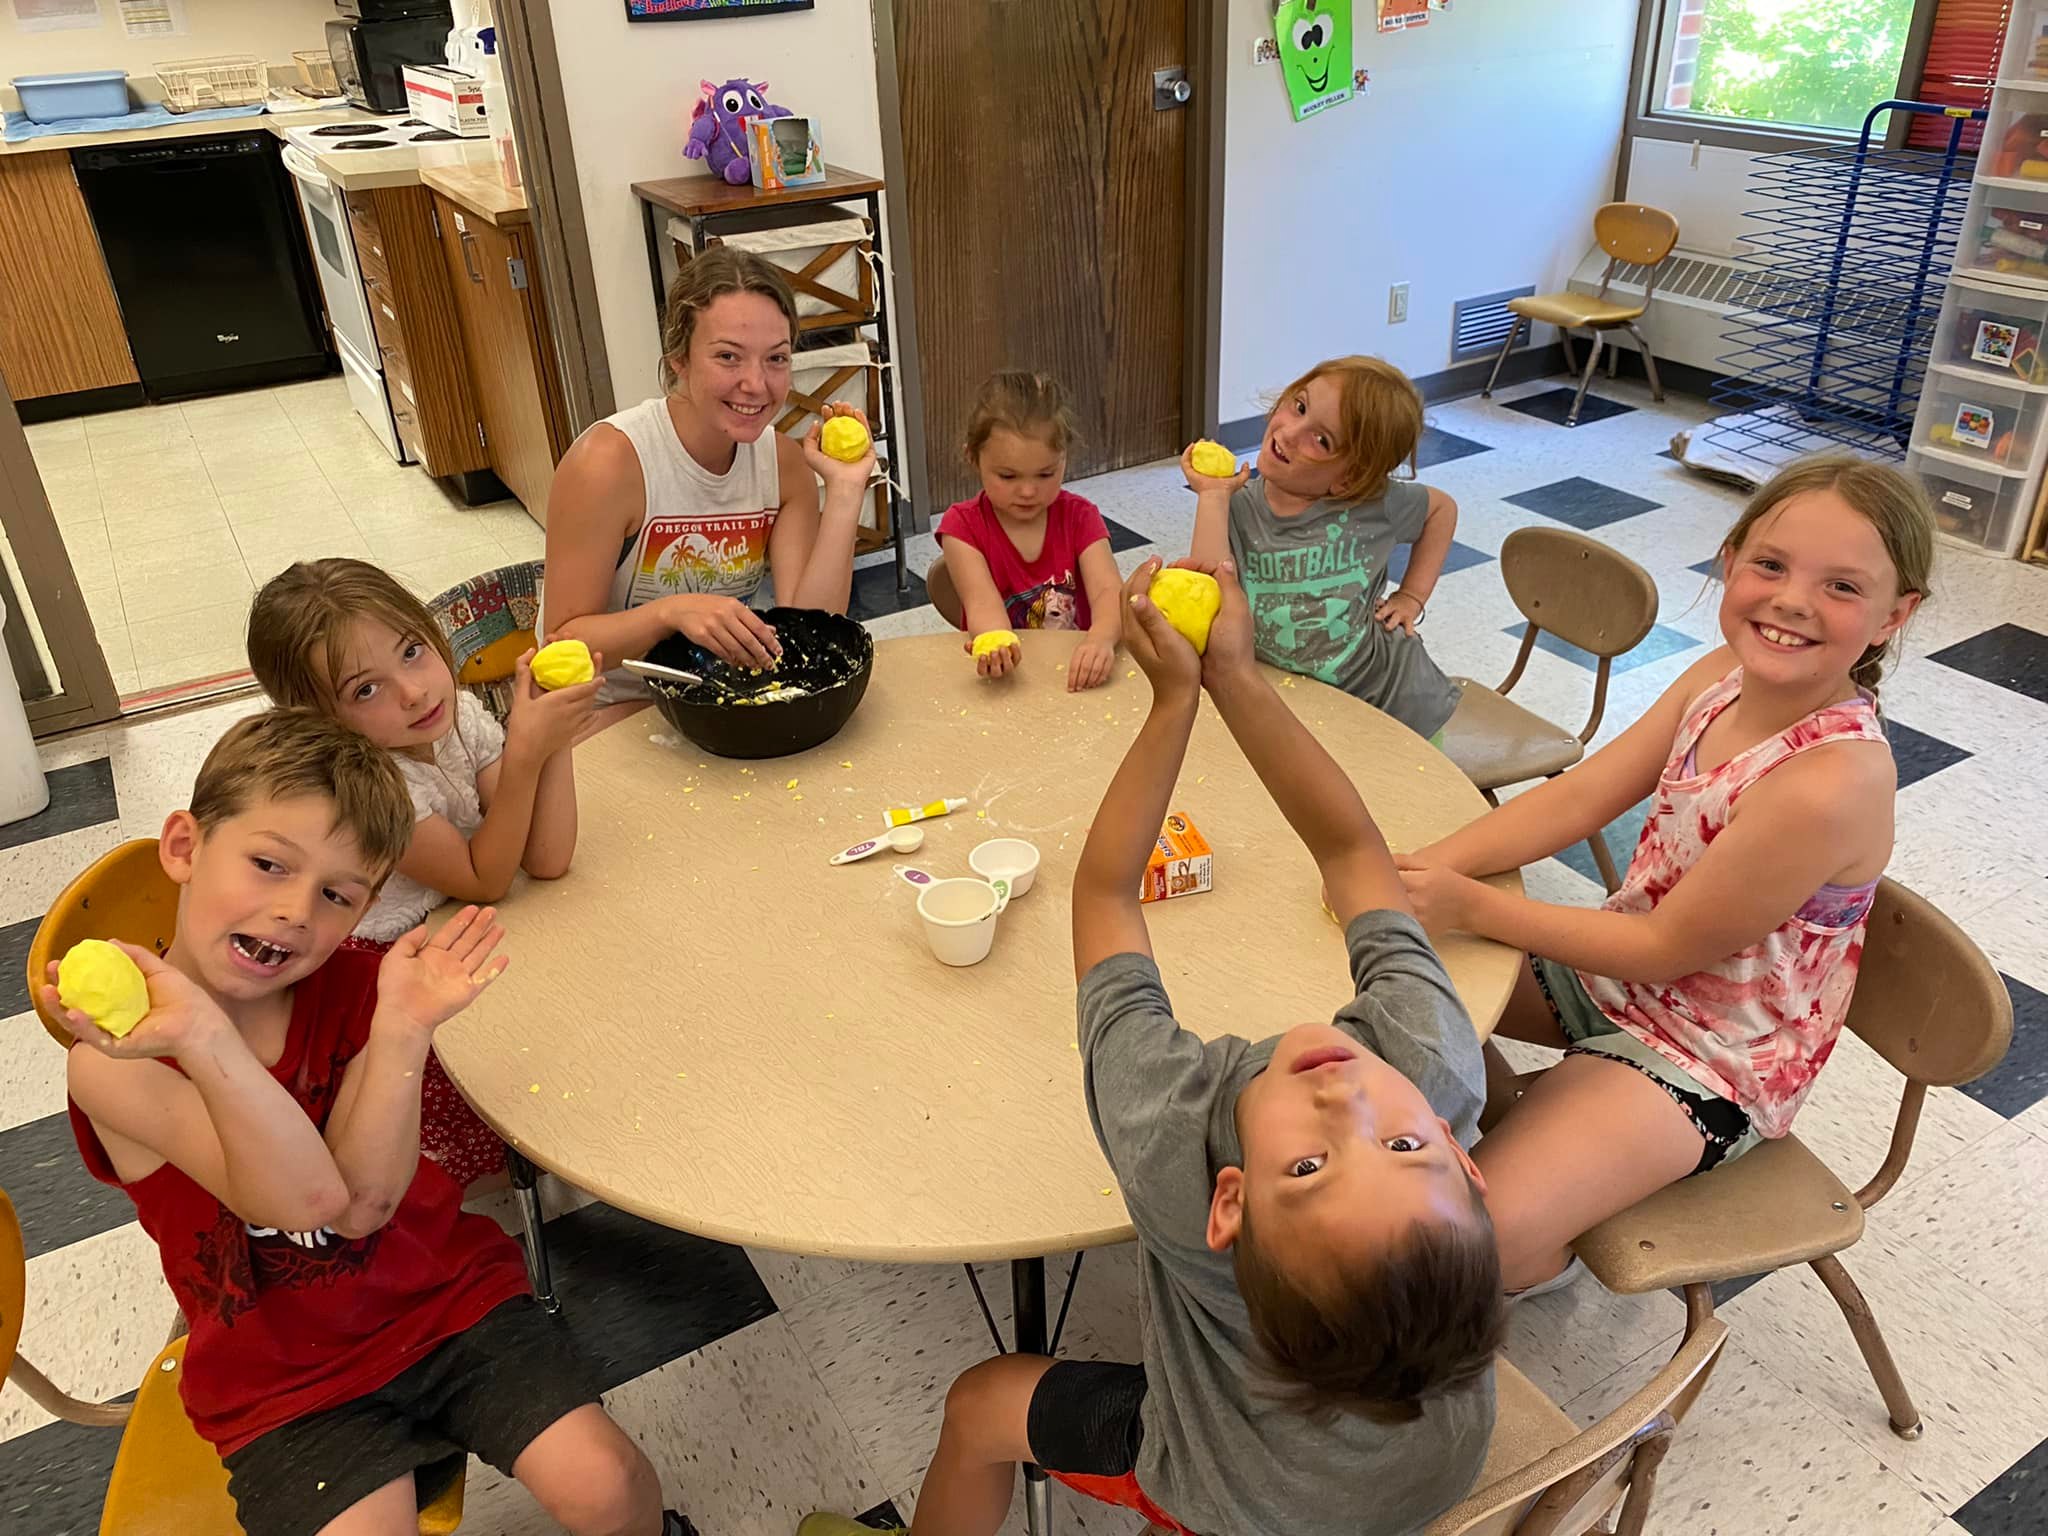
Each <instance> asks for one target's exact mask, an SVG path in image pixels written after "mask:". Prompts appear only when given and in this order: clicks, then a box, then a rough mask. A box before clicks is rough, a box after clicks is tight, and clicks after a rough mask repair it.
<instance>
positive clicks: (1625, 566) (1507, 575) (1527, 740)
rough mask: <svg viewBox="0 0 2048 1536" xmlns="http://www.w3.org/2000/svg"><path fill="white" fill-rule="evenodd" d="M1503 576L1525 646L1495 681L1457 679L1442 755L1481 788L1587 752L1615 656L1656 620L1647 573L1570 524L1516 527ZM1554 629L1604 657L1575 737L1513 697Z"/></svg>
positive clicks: (1609, 860)
mask: <svg viewBox="0 0 2048 1536" xmlns="http://www.w3.org/2000/svg"><path fill="white" fill-rule="evenodd" d="M1500 573H1501V579H1502V580H1503V581H1505V582H1506V583H1507V588H1508V595H1509V596H1510V597H1512V598H1513V599H1514V600H1515V606H1516V607H1517V608H1519V609H1521V611H1522V617H1523V618H1525V619H1527V620H1528V621H1529V627H1528V628H1527V629H1525V630H1523V631H1522V649H1521V650H1520V652H1518V653H1517V654H1516V656H1515V664H1514V667H1513V668H1512V669H1511V670H1510V671H1509V672H1508V675H1507V677H1506V678H1504V679H1503V680H1502V682H1501V685H1500V686H1499V687H1498V688H1487V687H1485V686H1483V685H1481V684H1479V683H1475V682H1473V681H1471V680H1470V679H1469V678H1460V679H1459V681H1460V682H1461V683H1463V684H1464V696H1463V697H1462V698H1461V699H1460V700H1459V701H1458V708H1457V712H1456V713H1455V714H1453V715H1452V716H1451V718H1450V721H1449V723H1447V724H1446V725H1445V726H1444V754H1445V755H1446V756H1447V757H1449V758H1450V760H1451V761H1452V762H1454V763H1456V764H1457V765H1458V767H1459V768H1460V769H1462V770H1463V771H1464V773H1465V776H1466V777H1467V778H1469V779H1471V781H1472V782H1473V783H1474V784H1475V785H1476V786H1478V788H1479V791H1480V793H1482V794H1483V795H1485V796H1486V798H1487V800H1488V802H1489V803H1491V804H1494V805H1498V804H1499V803H1500V801H1499V800H1498V799H1497V798H1496V796H1495V794H1494V791H1495V790H1498V789H1503V788H1505V787H1506V786H1507V785H1510V784H1520V783H1522V782H1524V781H1525V780H1528V779H1551V778H1555V777H1557V775H1558V774H1560V773H1563V772H1564V771H1565V769H1567V768H1569V767H1571V766H1572V764H1574V763H1576V762H1578V761H1579V760H1580V759H1581V758H1583V757H1584V756H1585V755H1586V743H1587V742H1589V741H1591V740H1592V739H1593V733H1594V732H1595V731H1597V730H1599V729H1600V721H1601V718H1602V717H1603V716H1604V715H1605V714H1606V713H1607V685H1608V682H1609V680H1610V678H1611V677H1612V676H1613V672H1614V658H1615V657H1617V656H1620V655H1622V654H1623V653H1625V652H1627V651H1631V650H1633V649H1635V647H1636V646H1637V645H1639V644H1640V643H1641V642H1642V639H1643V637H1644V636H1645V635H1647V634H1648V633H1649V632H1650V629H1651V627H1652V626H1653V625H1654V624H1655V623H1656V622H1657V583H1656V582H1655V581H1653V580H1651V578H1650V573H1649V572H1648V571H1646V570H1644V569H1643V568H1642V567H1641V566H1640V565H1637V564H1636V563H1635V561H1633V560H1631V559H1629V558H1628V556H1626V555H1624V554H1622V553H1620V552H1619V551H1617V550H1613V549H1610V548H1608V547H1607V546H1606V545H1605V544H1602V543H1601V542H1600V541H1599V540H1598V539H1590V538H1588V537H1586V535H1585V534H1583V533H1575V532H1573V531H1572V530H1571V529H1569V528H1517V529H1516V530H1515V531H1514V532H1513V533H1511V534H1509V535H1508V536H1507V540H1506V542H1505V543H1503V544H1502V545H1501V549H1500ZM1546 629H1547V630H1549V631H1550V632H1551V633H1552V634H1554V635H1556V636H1557V637H1558V638H1559V639H1561V640H1567V641H1569V642H1570V643H1571V644H1573V645H1576V646H1577V647H1578V648H1579V649H1580V650H1582V651H1590V652H1592V654H1593V655H1595V656H1597V657H1598V658H1599V666H1598V667H1597V668H1596V669H1595V671H1594V675H1593V712H1592V713H1591V714H1590V715H1588V716H1587V717H1586V724H1585V726H1584V728H1583V729H1581V730H1580V731H1579V733H1578V735H1576V736H1574V735H1572V734H1571V733H1570V732H1569V731H1567V730H1565V729H1564V727H1562V726H1560V725H1555V724H1553V723H1551V722H1550V721H1548V720H1546V719H1544V718H1543V717H1542V716H1541V715H1538V714H1535V713H1533V712H1531V711H1529V710H1526V709H1524V708H1522V706H1521V705H1519V704H1517V703H1515V702H1514V701H1513V700H1511V699H1509V698H1508V697H1507V695H1508V693H1509V692H1510V691H1511V690H1512V689H1513V688H1514V686H1515V684H1516V683H1518V682H1520V681H1521V680H1522V673H1523V671H1524V670H1526V669H1527V667H1528V665H1529V657H1530V655H1531V653H1532V652H1534V651H1535V649H1536V636H1537V634H1538V632H1539V631H1542V630H1546ZM1586 846H1587V847H1588V848H1590V849H1591V850H1592V851H1593V862H1594V863H1595V864H1596V865H1598V866H1599V869H1600V878H1601V880H1602V881H1604V882H1605V883H1606V886H1607V889H1608V890H1609V891H1610V892H1613V891H1616V890H1619V889H1620V888H1621V878H1620V876H1619V875H1617V874H1616V873H1615V869H1614V859H1613V857H1612V856H1611V855H1610V854H1609V853H1608V851H1607V840H1606V839H1605V838H1604V837H1602V836H1601V835H1600V834H1599V833H1598V832H1595V833H1594V834H1593V835H1592V836H1591V837H1589V838H1587V839H1586Z"/></svg>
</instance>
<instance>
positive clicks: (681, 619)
mask: <svg viewBox="0 0 2048 1536" xmlns="http://www.w3.org/2000/svg"><path fill="white" fill-rule="evenodd" d="M661 601H662V604H663V607H664V610H665V611H664V613H663V615H662V617H663V619H664V620H665V621H666V622H667V624H668V626H669V628H671V629H673V630H674V631H675V632H676V633H677V634H679V635H681V636H683V637H684V638H685V639H688V640H694V641H695V642H696V643H697V644H698V645H701V646H703V647H704V649H705V650H707V651H709V652H710V653H711V654H712V655H714V656H716V657H717V658H718V659H719V660H720V661H724V662H730V663H731V664H732V665H733V666H735V667H767V666H772V665H774V663H775V660H776V658H777V657H779V656H780V655H781V654H782V643H781V642H780V641H779V640H777V639H776V638H775V631H774V629H773V628H772V627H771V626H770V625H769V623H768V621H767V620H766V619H764V618H762V617H761V615H759V614H758V613H756V612H754V610H753V609H751V608H749V607H748V606H747V605H746V604H745V603H743V602H741V601H740V600H739V599H738V598H736V597H717V596H714V595H712V594H711V593H708V592H681V593H678V594H676V595H675V596H674V597H665V598H663V599H662V600H661Z"/></svg>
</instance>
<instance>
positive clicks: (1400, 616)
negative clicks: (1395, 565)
mask: <svg viewBox="0 0 2048 1536" xmlns="http://www.w3.org/2000/svg"><path fill="white" fill-rule="evenodd" d="M1423 489H1424V490H1425V491H1426V492H1427V493H1428V495H1429V510H1428V511H1427V512H1426V513H1425V514H1424V515H1423V519H1422V531H1421V532H1420V533H1419V534H1417V535H1416V536H1415V548H1414V549H1413V550H1411V551H1410V552H1409V555H1408V568H1407V570H1405V571H1403V572H1402V573H1401V585H1400V588H1399V590H1398V591H1395V592H1393V593H1392V594H1390V595H1389V596H1388V597H1387V599H1386V600H1385V601H1384V602H1382V603H1381V604H1380V606H1379V610H1378V612H1376V613H1375V614H1374V615H1373V617H1375V618H1377V619H1378V620H1379V621H1380V622H1381V623H1382V624H1385V625H1387V626H1388V627H1389V628H1392V627H1393V626H1394V625H1395V624H1399V625H1400V626H1401V628H1403V629H1405V630H1406V631H1407V632H1408V633H1409V634H1411V635H1412V634H1414V633H1415V626H1416V625H1417V624H1418V623H1420V622H1421V620H1422V610H1423V609H1424V608H1426V607H1428V606H1429V598H1430V594H1431V593H1432V592H1434V591H1436V584H1437V580H1438V578H1439V577H1441V576H1442V575H1443V573H1444V560H1445V558H1446V557H1447V556H1448V555H1449V554H1450V552H1451V538H1452V536H1453V535H1454V534H1456V533H1457V531H1458V504H1457V503H1456V502H1455V501H1453V500H1452V499H1451V498H1450V497H1449V496H1447V495H1445V494H1444V493H1443V492H1442V491H1439V490H1437V489H1436V488H1435V487H1434V486H1425V487H1423ZM1402 597H1405V598H1407V599H1409V601H1411V602H1413V603H1414V605H1415V608H1414V611H1413V612H1412V613H1410V612H1407V611H1405V610H1404V609H1403V608H1395V607H1394V606H1393V603H1394V600H1395V599H1396V598H1402Z"/></svg>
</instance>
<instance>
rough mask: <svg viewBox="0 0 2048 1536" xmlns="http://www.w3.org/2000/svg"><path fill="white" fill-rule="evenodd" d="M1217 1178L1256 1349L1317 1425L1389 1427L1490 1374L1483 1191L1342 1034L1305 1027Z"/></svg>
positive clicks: (1388, 1073)
mask: <svg viewBox="0 0 2048 1536" xmlns="http://www.w3.org/2000/svg"><path fill="white" fill-rule="evenodd" d="M1237 1127H1238V1135H1239V1139H1240V1141H1241V1142H1242V1145H1243V1151H1244V1167H1243V1169H1242V1170H1238V1169H1231V1168H1226V1169H1224V1170H1222V1171H1221V1172H1220V1173H1219V1174H1218V1175H1217V1180H1216V1194H1215V1201H1214V1205H1213V1207H1212V1210H1211V1215H1210V1232H1209V1241H1210V1245H1211V1246H1212V1247H1218V1248H1220V1247H1223V1246H1225V1245H1226V1244H1227V1245H1228V1246H1229V1248H1230V1251H1231V1258H1232V1262H1233V1264H1234V1266H1235V1268H1236V1272H1237V1288H1238V1292H1239V1294H1240V1295H1241V1296H1242V1297H1243V1298H1244V1303H1245V1310H1246V1312H1247V1313H1248V1314H1249V1316H1250V1318H1251V1324H1252V1333H1253V1336H1254V1337H1255V1338H1256V1339H1257V1341H1258V1344H1259V1347H1260V1351H1261V1353H1262V1354H1263V1355H1264V1356H1265V1359H1266V1362H1267V1365H1268V1367H1269V1368H1270V1370H1271V1371H1272V1373H1273V1375H1274V1376H1275V1377H1276V1378H1277V1380H1278V1384H1279V1385H1280V1387H1281V1388H1282V1389H1283V1390H1284V1391H1286V1392H1287V1393H1289V1394H1290V1395H1292V1396H1295V1397H1297V1398H1299V1399H1300V1401H1301V1402H1302V1405H1303V1406H1304V1407H1305V1408H1308V1409H1310V1410H1312V1411H1321V1410H1337V1411H1344V1412H1354V1413H1360V1414H1363V1415H1365V1416H1366V1417H1368V1418H1372V1419H1376V1420H1378V1421H1380V1422H1382V1423H1403V1422H1406V1421H1407V1420H1410V1419H1413V1418H1416V1417H1418V1416H1419V1415H1420V1414H1421V1413H1422V1411H1423V1407H1424V1405H1425V1404H1426V1403H1427V1401H1428V1400H1429V1399H1430V1398H1432V1397H1435V1396H1439V1395H1441V1394H1444V1393H1447V1392H1455V1391H1458V1390H1459V1389H1461V1388H1464V1387H1467V1386H1470V1385H1471V1384H1473V1383H1474V1382H1476V1381H1478V1380H1480V1379H1481V1378H1482V1377H1484V1376H1485V1374H1486V1372H1487V1371H1488V1369H1489V1368H1490V1367H1491V1366H1492V1363H1493V1356H1494V1351H1495V1350H1496V1349H1497V1348H1498V1347H1499V1345H1500V1338H1501V1331H1502V1328H1503V1326H1504V1323H1505V1302H1504V1300H1503V1298H1502V1295H1501V1280H1500V1254H1499V1250H1498V1248H1497V1247H1496V1245H1495V1241H1494V1235H1493V1222H1492V1219H1491V1218H1490V1217H1489V1215H1488V1214H1487V1209H1486V1201H1485V1199H1484V1186H1483V1185H1482V1184H1481V1183H1480V1182H1479V1180H1478V1177H1477V1170H1476V1169H1475V1168H1474V1167H1473V1165H1472V1162H1471V1159H1470V1158H1468V1157H1467V1156H1466V1154H1465V1151H1464V1149H1463V1148H1462V1147H1461V1146H1460V1145H1459V1144H1458V1140H1457V1138H1456V1136H1455V1135H1453V1134H1452V1131H1451V1127H1450V1126H1449V1125H1448V1124H1447V1123H1446V1122H1445V1121H1444V1120H1443V1119H1442V1118H1441V1117H1440V1116H1439V1115H1438V1114H1437V1113H1436V1111H1435V1110H1434V1109H1432V1108H1431V1107H1430V1103H1429V1100H1428V1098H1427V1097H1425V1096H1424V1094H1423V1092H1422V1090H1421V1089H1420V1088H1418V1087H1416V1086H1415V1084H1414V1083H1412V1082H1410V1081H1409V1080H1408V1078H1407V1077H1405V1076H1403V1075H1402V1074H1401V1073H1400V1072H1399V1071H1398V1070H1396V1069H1395V1068H1394V1067H1392V1066H1389V1065H1388V1064H1387V1063H1386V1062H1385V1061H1382V1060H1381V1059H1380V1058H1379V1057H1378V1056H1376V1055H1374V1054H1373V1053H1372V1052H1371V1051H1369V1050H1366V1049H1365V1048H1364V1047H1363V1046H1361V1045H1360V1044H1359V1043H1358V1041H1357V1040H1356V1039H1354V1038H1353V1037H1352V1036H1350V1035H1348V1034H1345V1033H1344V1032H1343V1031H1341V1030H1338V1029H1336V1028H1334V1027H1332V1026H1331V1025H1328V1024H1303V1025H1300V1026H1298V1027H1297V1028H1295V1029H1292V1030H1289V1031H1288V1032H1287V1033H1286V1034H1285V1035H1283V1036H1281V1037H1280V1039H1279V1040H1278V1041H1277V1042H1276V1043H1275V1045H1274V1049H1273V1056H1272V1059H1271V1061H1270V1062H1269V1063H1268V1064H1267V1066H1266V1068H1265V1070H1264V1071H1263V1072H1261V1073H1260V1074H1259V1075H1258V1076H1257V1077H1255V1078H1253V1079H1252V1081H1251V1082H1250V1083H1248V1084H1247V1085H1246V1086H1245V1088H1244V1090H1243V1092H1242V1093H1240V1094H1239V1096H1238V1101H1237Z"/></svg>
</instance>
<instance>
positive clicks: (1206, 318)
mask: <svg viewBox="0 0 2048 1536" xmlns="http://www.w3.org/2000/svg"><path fill="white" fill-rule="evenodd" d="M1211 10H1212V6H1211V4H1210V3H1209V0H1119V3H1116V4H1107V3H1101V0H1039V3H1035V4H1030V5H1017V4H981V5H972V6H962V5H960V4H958V3H957V0H881V3H880V4H878V6H877V19H878V29H877V30H878V32H879V33H880V35H881V37H882V39H883V41H884V46H885V48H886V46H887V44H888V42H889V40H891V39H893V42H894V55H893V59H888V58H885V59H884V61H883V66H882V87H883V99H882V109H883V114H884V119H885V128H884V134H885V139H887V140H890V141H891V149H892V151H895V152H896V155H900V169H899V167H898V166H896V165H892V166H891V167H890V172H889V180H890V183H891V185H892V187H896V188H900V197H899V198H898V199H897V202H896V208H897V212H896V215H895V222H896V223H897V224H898V225H899V227H900V228H901V229H902V230H903V231H904V233H905V235H906V237H907V238H906V239H903V240H899V242H898V244H897V249H898V250H899V251H906V250H907V252H908V255H909V265H908V273H907V274H906V273H905V272H904V271H902V270H899V272H898V275H897V286H898V289H899V293H898V304H899V310H898V312H899V314H901V313H903V303H902V301H903V295H902V293H901V289H902V288H903V287H904V286H906V284H907V285H908V286H909V287H910V288H911V289H912V301H911V304H910V305H909V306H908V308H909V309H910V311H911V313H912V315H913V318H914V324H915V354H914V355H915V357H916V359H917V365H918V366H917V368H916V371H915V376H914V382H913V387H912V389H911V390H910V391H909V393H910V394H911V395H912V396H913V398H912V399H911V400H910V401H909V402H908V403H907V409H908V410H909V411H910V412H912V413H913V414H914V415H915V416H916V418H917V420H918V422H919V424H920V425H921V427H922V429H923V430H922V442H923V447H924V462H923V465H922V466H921V468H922V469H923V472H924V473H923V484H922V486H921V487H918V490H919V492H920V494H919V495H918V498H917V499H918V502H919V506H920V509H921V510H922V511H924V512H925V513H926V514H927V515H930V516H934V517H935V516H936V515H937V514H938V512H939V511H940V510H941V509H943V508H944V507H945V506H946V505H947V504H948V503H950V502H952V501H955V500H958V499H960V498H961V497H962V496H965V495H968V494H971V492H972V490H973V488H974V481H973V476H972V474H971V472H970V471H969V470H968V468H967V466H966V465H965V464H963V463H962V462H961V459H960V452H959V444H960V442H961V439H962V434H963V430H964V428H965V425H966V417H967V411H968V409H969V407H970V405H971V403H972V401H973V399H974V394H975V391H976V389H977V388H978V387H979V386H980V384H981V381H982V380H983V379H984V378H985V377H987V375H988V374H990V373H992V372H994V371H995V370H997V369H999V368H1037V369H1043V370H1045V371H1047V372H1050V373H1052V374H1054V375H1056V376H1057V377H1058V378H1059V379H1060V381H1061V382H1062V383H1063V384H1065V385H1066V387H1067V389H1068V391H1069V392H1070V393H1071V395H1072V396H1073V399H1074V402H1075V406H1076V414H1077V415H1078V417H1079V419H1080V428H1081V442H1080V443H1079V445H1078V446H1077V447H1076V448H1075V449H1074V451H1073V453H1072V454H1071V456H1070V458H1069V462H1068V468H1067V473H1068V475H1069V477H1078V476H1081V475H1087V474H1095V473H1099V472H1101V471H1103V470H1109V469H1116V468H1120V467H1122V466H1124V465H1127V464H1138V463H1145V462H1149V461H1152V460H1156V459H1160V458H1166V457H1172V456H1173V455H1176V454H1178V453H1179V452H1180V449H1181V447H1182V445H1183V444H1184V443H1185V442H1186V441H1187V439H1188V437H1189V436H1190V435H1193V434H1194V433H1198V432H1200V431H1201V430H1202V429H1203V426H1204V422H1203V420H1202V416H1203V415H1204V414H1205V413H1206V411H1207V410H1209V409H1211V408H1212V407H1210V406H1209V405H1208V404H1207V403H1205V393H1204V391H1203V390H1201V389H1200V388H1193V387H1190V379H1191V376H1196V377H1198V376H1204V375H1206V374H1207V373H1208V371H1209V369H1208V366H1207V363H1206V358H1205V353H1206V336H1207V335H1209V334H1213V325H1212V324H1211V323H1209V322H1210V315H1209V305H1208V303H1207V302H1206V297H1207V289H1208V281H1207V277H1206V276H1205V273H1206V271H1207V267H1208V259H1209V255H1210V242H1209V241H1208V240H1207V239H1206V237H1204V236H1203V235H1202V234H1201V231H1202V230H1203V229H1204V227H1205V224H1204V219H1205V213H1204V207H1205V205H1206V203H1207V202H1208V196H1207V189H1208V174H1207V164H1208V156H1207V153H1206V150H1207V145H1208V142H1209V138H1210V124H1211V121H1212V113H1213V112H1214V111H1215V110H1216V109H1215V106H1214V105H1213V104H1212V103H1211V102H1210V101H1209V100H1208V97H1207V94H1206V92H1207V88H1208V82H1209V81H1210V80H1212V79H1220V75H1221V71H1220V69H1213V68H1205V67H1203V66H1204V64H1206V63H1207V62H1208V59H1207V54H1208V41H1209V39H1210V37H1211V34H1212V32H1213V31H1214V30H1215V29H1213V28H1211V27H1210V26H1209V25H1208V24H1207V23H1208V20H1209V13H1210V11H1211ZM892 65H893V68H892ZM1175 71H1178V72H1181V74H1182V75H1183V76H1184V77H1186V78H1187V79H1188V84H1187V86H1186V88H1185V89H1184V90H1176V89H1175V88H1174V86H1173V78H1174V76H1173V74H1172V73H1171V72H1175ZM892 113H893V115H894V117H895V122H894V123H889V122H888V121H887V119H888V118H889V117H890V116H891V114H892ZM892 129H893V130H894V132H893V133H892V132H891V130H892ZM895 157H896V156H895V155H892V158H895ZM1208 393H1209V394H1213V391H1211V392H1208Z"/></svg>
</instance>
